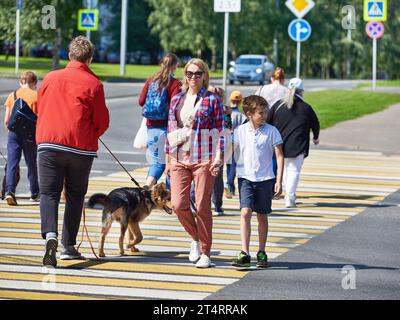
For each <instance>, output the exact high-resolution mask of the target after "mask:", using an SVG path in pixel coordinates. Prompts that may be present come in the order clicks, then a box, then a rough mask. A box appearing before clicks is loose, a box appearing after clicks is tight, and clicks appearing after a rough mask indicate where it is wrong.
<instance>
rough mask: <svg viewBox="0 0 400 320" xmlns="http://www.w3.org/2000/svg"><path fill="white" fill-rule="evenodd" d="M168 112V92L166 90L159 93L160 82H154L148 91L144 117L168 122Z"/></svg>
mask: <svg viewBox="0 0 400 320" xmlns="http://www.w3.org/2000/svg"><path fill="white" fill-rule="evenodd" d="M168 110H169V104H168V91H167V89H166V88H164V89H162V90H161V91H158V82H157V80H154V81H153V82H152V83H151V84H150V86H149V89H148V90H147V95H146V102H145V104H144V106H143V117H145V118H147V119H150V120H167V119H168Z"/></svg>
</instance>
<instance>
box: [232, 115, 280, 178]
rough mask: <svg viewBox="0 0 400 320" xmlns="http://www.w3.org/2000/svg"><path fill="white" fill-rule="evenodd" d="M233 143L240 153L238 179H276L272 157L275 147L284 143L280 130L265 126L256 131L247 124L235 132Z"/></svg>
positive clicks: (237, 168)
mask: <svg viewBox="0 0 400 320" xmlns="http://www.w3.org/2000/svg"><path fill="white" fill-rule="evenodd" d="M233 141H234V143H235V144H238V145H239V146H238V149H239V151H240V153H239V158H238V160H237V166H236V170H237V171H236V172H237V176H238V178H245V179H247V180H250V181H252V182H260V181H265V180H270V179H273V178H275V175H274V171H273V166H272V156H273V154H274V148H275V146H277V145H279V144H282V143H283V141H282V137H281V135H280V133H279V131H278V129H276V128H275V127H274V126H271V125H269V124H264V125H262V126H261V127H260V128H258V129H256V130H254V129H253V127H252V126H251V124H250V122H247V123H245V124H242V125H241V126H239V127H238V128H237V129H236V130H235V133H234V136H233ZM236 152H237V151H236ZM236 152H235V153H236Z"/></svg>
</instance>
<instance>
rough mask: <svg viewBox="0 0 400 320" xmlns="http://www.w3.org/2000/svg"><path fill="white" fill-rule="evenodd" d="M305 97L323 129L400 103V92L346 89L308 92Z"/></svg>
mask: <svg viewBox="0 0 400 320" xmlns="http://www.w3.org/2000/svg"><path fill="white" fill-rule="evenodd" d="M304 99H305V101H307V102H308V103H309V104H310V105H311V106H312V107H313V109H314V110H315V112H316V113H317V115H318V118H319V121H320V124H321V129H326V128H328V127H331V126H333V125H335V124H336V123H338V122H341V121H345V120H351V119H356V118H359V117H361V116H364V115H367V114H370V113H374V112H378V111H382V110H384V109H385V108H386V107H388V106H390V105H393V104H396V103H400V95H399V94H389V93H376V92H364V91H346V90H343V91H340V90H337V91H333V90H332V91H320V92H308V93H307V92H306V93H305V96H304Z"/></svg>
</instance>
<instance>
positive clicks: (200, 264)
mask: <svg viewBox="0 0 400 320" xmlns="http://www.w3.org/2000/svg"><path fill="white" fill-rule="evenodd" d="M209 267H211V260H210V258H209V257H208V256H207V255H205V254H202V255H201V257H200V259H199V261H197V263H196V268H209Z"/></svg>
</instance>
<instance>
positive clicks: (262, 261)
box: [256, 251, 269, 268]
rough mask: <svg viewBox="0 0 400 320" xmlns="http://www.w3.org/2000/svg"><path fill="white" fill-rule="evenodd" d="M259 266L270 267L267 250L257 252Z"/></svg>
mask: <svg viewBox="0 0 400 320" xmlns="http://www.w3.org/2000/svg"><path fill="white" fill-rule="evenodd" d="M256 266H257V268H268V267H269V265H268V256H267V254H266V253H265V251H258V252H257V264H256Z"/></svg>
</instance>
